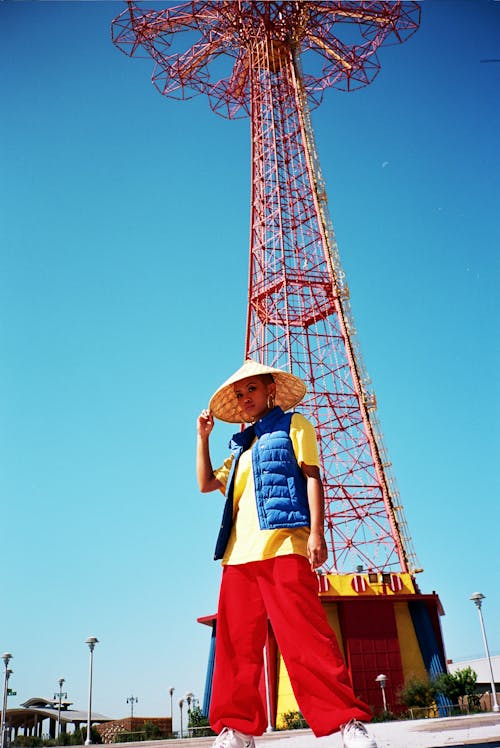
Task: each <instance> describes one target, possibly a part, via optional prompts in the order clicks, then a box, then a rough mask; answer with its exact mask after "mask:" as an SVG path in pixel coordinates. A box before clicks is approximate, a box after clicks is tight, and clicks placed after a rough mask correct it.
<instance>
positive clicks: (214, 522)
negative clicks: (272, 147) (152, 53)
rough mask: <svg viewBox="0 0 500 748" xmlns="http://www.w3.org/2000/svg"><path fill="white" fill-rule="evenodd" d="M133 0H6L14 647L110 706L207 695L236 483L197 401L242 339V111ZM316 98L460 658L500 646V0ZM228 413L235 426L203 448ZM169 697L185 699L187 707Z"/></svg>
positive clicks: (3, 330)
mask: <svg viewBox="0 0 500 748" xmlns="http://www.w3.org/2000/svg"><path fill="white" fill-rule="evenodd" d="M122 8H123V5H122V4H121V3H118V2H105V3H103V2H78V1H75V2H39V3H31V2H9V0H5V1H4V2H2V3H0V65H1V75H0V100H1V103H2V116H1V118H0V156H1V164H0V168H1V171H0V190H1V196H0V220H1V270H0V345H1V353H0V356H1V363H0V393H1V406H0V407H1V412H0V419H1V427H0V428H1V431H0V461H1V472H0V496H1V499H2V513H1V535H0V543H1V545H0V553H1V574H2V580H1V590H2V593H1V602H0V605H1V614H0V650H1V651H2V652H3V651H6V650H7V651H10V652H12V653H13V655H14V659H13V660H12V668H13V670H14V675H13V676H12V683H11V685H12V687H13V688H15V689H16V690H17V697H12V698H11V699H10V701H9V704H10V705H11V706H14V705H16V704H17V703H19V702H22V701H24V700H25V699H27V698H29V697H31V696H34V695H47V696H52V695H53V693H54V692H55V691H56V690H57V679H58V678H59V677H65V678H66V684H65V688H66V690H67V691H68V695H69V697H70V698H71V699H72V700H73V701H74V702H75V704H76V705H77V706H80V707H83V708H85V705H86V694H87V668H88V650H87V647H86V646H85V645H84V644H83V642H84V640H85V638H86V637H87V636H89V635H95V636H97V637H98V638H99V639H100V643H99V644H98V645H97V648H96V652H95V661H94V663H95V667H94V674H95V677H94V706H95V709H96V710H97V711H99V712H102V713H104V714H107V715H109V716H111V717H119V716H123V715H126V714H128V713H129V707H128V706H127V704H126V699H127V697H128V696H130V695H131V694H133V695H134V696H137V697H138V699H139V703H138V704H137V706H136V709H135V712H136V714H139V715H144V716H152V715H161V714H165V713H167V714H168V713H169V697H168V689H169V687H170V686H174V687H175V689H176V692H175V699H176V702H177V700H178V698H179V697H181V696H183V695H184V694H185V692H186V691H188V690H190V691H193V692H194V693H195V695H196V696H197V697H198V698H200V699H201V698H202V695H203V687H204V682H205V670H206V663H207V657H208V645H209V629H208V628H206V627H204V626H201V625H200V624H198V623H197V622H196V618H197V617H198V616H201V615H207V614H209V613H212V612H214V611H215V608H216V599H217V591H218V582H219V575H220V568H219V566H218V564H215V563H214V562H213V561H212V560H211V559H212V551H213V546H214V541H215V535H216V532H217V527H218V523H219V518H220V510H221V497H219V495H218V494H217V495H208V496H207V495H205V496H201V495H200V494H199V492H198V490H197V487H196V483H195V476H194V469H193V459H194V441H195V421H196V417H197V414H198V412H199V410H200V409H201V408H202V407H204V406H205V405H206V403H207V401H208V398H209V397H210V395H211V394H212V392H213V391H214V389H215V388H216V387H217V386H218V384H219V383H220V382H221V381H222V380H223V379H225V378H226V377H227V376H228V375H229V374H230V373H231V372H232V371H233V370H234V369H236V368H237V367H238V366H239V365H240V363H241V361H242V357H243V351H244V328H245V318H246V286H247V267H248V223H249V155H250V149H249V124H248V121H247V120H240V121H235V122H231V121H228V120H224V119H222V118H220V117H218V116H216V115H214V114H213V113H212V112H211V110H210V109H209V106H208V102H207V101H206V99H204V98H203V97H200V98H196V99H194V100H192V101H187V102H176V101H172V100H168V99H165V98H163V97H161V96H160V95H159V94H158V93H157V92H156V90H155V89H154V88H153V86H152V85H151V83H150V80H149V77H150V72H151V69H152V65H151V63H150V62H149V61H147V60H130V59H128V58H127V57H125V56H124V55H122V54H121V53H120V52H119V51H118V50H117V49H115V47H114V46H113V45H112V43H111V41H110V33H109V26H110V22H111V20H112V18H113V17H114V16H115V15H117V14H118V13H119V12H120V11H121V10H122ZM380 58H381V61H382V70H381V73H380V75H379V76H378V78H377V79H376V80H375V81H374V83H373V84H372V85H371V86H369V87H367V88H365V89H363V90H361V91H358V92H354V93H351V94H345V93H341V92H336V91H328V92H327V93H326V95H325V100H324V102H323V104H322V106H321V107H320V108H319V109H318V110H316V111H314V112H313V124H314V127H315V132H316V137H317V142H318V147H319V154H320V159H321V164H322V168H323V171H324V175H325V177H326V180H327V189H328V195H329V204H330V211H331V214H332V217H333V221H334V226H335V229H336V233H337V238H338V242H339V246H340V251H341V257H342V261H343V265H344V269H345V271H346V273H347V277H348V282H349V286H350V289H351V300H352V309H353V314H354V318H355V321H356V325H357V329H358V334H359V341H360V345H361V349H362V351H363V355H364V359H365V364H366V367H367V369H368V372H369V373H370V374H371V377H372V380H373V385H374V389H375V392H376V394H377V398H378V403H379V417H380V420H381V425H382V430H383V432H384V435H385V441H386V445H387V448H388V451H389V454H390V456H391V458H392V462H393V465H394V472H395V475H396V478H397V482H398V485H399V489H400V492H401V496H402V499H403V503H404V505H405V509H406V515H407V519H408V523H409V527H410V531H411V534H412V538H413V542H414V545H415V548H416V551H417V554H418V556H419V559H420V562H421V564H422V566H423V567H424V569H425V572H424V573H423V574H422V575H420V576H419V579H418V581H419V584H420V586H421V588H422V590H423V591H424V592H432V591H433V590H436V591H437V592H438V593H439V595H440V597H441V600H442V602H443V605H444V608H445V610H446V616H445V617H444V618H443V619H442V620H443V631H444V637H445V644H446V649H447V655H448V657H450V658H453V659H454V660H458V659H463V658H466V657H468V656H481V655H482V653H483V647H482V641H481V633H480V628H479V622H478V619H477V613H476V610H475V609H474V607H473V604H472V603H471V602H469V596H470V594H471V593H472V592H474V591H476V590H479V591H481V592H483V593H484V594H485V595H486V597H487V599H486V601H485V604H484V616H485V623H486V629H487V632H488V636H489V642H490V648H491V651H492V653H496V654H499V653H500V626H499V625H498V621H499V620H500V594H499V583H498V536H499V512H498V499H499V490H498V489H499V486H498V453H499V430H498V422H499V415H500V414H499V400H500V398H499V390H498V384H497V382H498V368H499V367H498V364H499V355H498V326H497V324H498V316H497V303H498V302H497V299H498V270H499V261H498V246H499V235H498V225H499V223H498V213H499V195H500V190H499V174H500V159H499V148H498V142H499V141H498V133H499V132H500V117H499V114H500V104H499V97H498V91H499V90H500V63H498V62H496V63H495V62H481V60H484V59H497V60H498V58H500V2H494V1H493V0H426V2H425V3H424V7H423V14H422V25H421V28H420V30H419V31H418V32H417V33H416V34H415V36H413V37H412V38H411V39H410V40H409V41H408V42H407V43H405V44H403V45H401V46H395V47H388V48H384V49H383V50H382V51H381V53H380ZM230 431H231V427H230V426H224V425H221V424H219V425H218V426H217V429H216V434H215V435H214V444H213V451H214V460H215V461H216V462H217V461H219V460H222V458H223V457H224V456H225V453H226V442H227V438H228V437H229V434H230ZM175 716H176V720H177V716H178V709H177V708H176V715H175Z"/></svg>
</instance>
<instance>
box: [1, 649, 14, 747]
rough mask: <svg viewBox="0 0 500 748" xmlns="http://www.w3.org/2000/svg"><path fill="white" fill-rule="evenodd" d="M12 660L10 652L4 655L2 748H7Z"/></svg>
mask: <svg viewBox="0 0 500 748" xmlns="http://www.w3.org/2000/svg"><path fill="white" fill-rule="evenodd" d="M11 659H12V655H11V653H10V652H4V653H3V655H2V660H3V662H4V665H5V673H4V677H3V701H2V724H1V726H0V748H5V728H6V727H7V725H6V717H7V693H8V689H9V678H10V675H11V673H12V670H9V662H10V661H11Z"/></svg>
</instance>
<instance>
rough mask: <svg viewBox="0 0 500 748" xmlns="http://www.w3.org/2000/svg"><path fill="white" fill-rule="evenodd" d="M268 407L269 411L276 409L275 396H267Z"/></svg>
mask: <svg viewBox="0 0 500 748" xmlns="http://www.w3.org/2000/svg"><path fill="white" fill-rule="evenodd" d="M267 407H268V408H269V410H272V409H273V408H274V396H273V395H268V396H267Z"/></svg>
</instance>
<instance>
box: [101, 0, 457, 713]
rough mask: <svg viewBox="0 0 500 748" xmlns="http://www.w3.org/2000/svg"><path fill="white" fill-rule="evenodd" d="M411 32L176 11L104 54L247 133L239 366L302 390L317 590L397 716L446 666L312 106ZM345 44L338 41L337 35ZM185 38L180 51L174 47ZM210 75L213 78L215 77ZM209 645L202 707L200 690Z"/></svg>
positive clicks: (353, 82)
mask: <svg viewBox="0 0 500 748" xmlns="http://www.w3.org/2000/svg"><path fill="white" fill-rule="evenodd" d="M419 23H420V7H419V5H418V3H415V2H402V1H399V0H391V1H390V2H360V1H358V0H356V1H355V2H351V1H349V0H341V1H339V2H308V1H307V0H302V1H301V2H269V1H267V2H240V1H236V0H233V1H231V2H215V1H212V2H201V1H198V2H185V3H182V4H179V5H173V6H170V7H168V8H166V9H164V10H145V9H141V8H139V7H138V6H137V5H135V4H134V3H133V2H129V3H128V5H127V8H126V9H125V10H124V11H123V12H122V13H121V14H120V15H119V16H118V17H117V18H116V19H115V20H114V21H113V25H112V35H113V42H114V43H115V45H116V46H117V47H118V48H119V49H120V50H122V51H123V52H125V53H126V54H128V55H129V56H131V57H132V56H135V57H137V56H140V55H141V54H142V55H144V53H145V54H146V55H147V56H150V57H151V58H152V59H153V60H154V63H155V66H154V71H153V77H152V79H153V83H154V85H155V86H156V88H157V89H158V90H159V92H160V93H161V94H163V95H164V96H168V97H172V98H178V99H187V98H190V97H191V96H194V95H196V94H199V93H203V94H206V95H207V96H208V99H209V102H210V106H211V108H212V109H213V110H214V111H215V112H217V113H218V114H221V115H223V116H225V117H228V118H231V119H232V118H236V117H242V116H249V118H250V123H251V142H252V153H251V226H250V266H249V286H248V314H247V326H246V338H245V358H253V359H256V360H258V361H260V362H261V363H264V364H268V365H270V366H276V367H278V368H283V369H287V370H289V371H292V372H293V373H294V374H296V375H298V376H299V377H301V378H302V379H304V380H305V381H306V383H307V386H308V394H307V396H306V399H305V401H304V402H303V403H302V405H301V408H300V409H301V411H303V412H304V413H305V414H306V415H307V416H308V417H309V418H310V419H311V420H312V422H313V423H314V424H315V426H316V430H317V434H318V440H319V445H320V457H321V464H322V474H323V482H324V489H325V498H326V513H325V531H326V537H327V544H328V548H329V558H328V562H327V564H326V565H325V568H324V569H323V573H322V574H319V575H318V592H319V594H320V596H321V599H322V602H323V604H324V606H325V609H326V611H327V615H328V617H329V621H330V624H331V626H332V628H333V629H334V630H335V632H336V634H337V637H338V639H339V643H340V646H341V648H343V651H344V655H345V658H346V662H347V664H348V667H349V669H350V672H351V676H352V679H353V684H354V687H355V690H356V692H357V693H359V694H360V695H361V696H362V697H363V698H364V699H365V700H366V701H367V702H368V703H370V704H371V705H372V706H373V708H374V710H380V709H381V708H382V694H381V688H380V681H378V682H377V681H376V680H375V679H376V677H377V676H378V675H379V674H381V673H382V674H384V675H386V676H387V683H386V696H387V701H388V703H389V705H390V708H391V709H392V710H396V711H397V708H398V705H397V701H396V693H397V690H398V688H399V687H400V686H401V685H402V683H403V682H404V680H405V679H406V678H407V677H409V676H410V675H416V676H422V675H425V674H426V673H430V674H434V673H436V672H440V671H442V670H444V669H445V664H444V662H445V660H444V648H443V643H442V636H441V629H440V623H439V615H440V614H442V610H441V606H440V602H439V599H438V597H437V595H436V594H435V593H433V594H432V595H424V594H421V593H420V591H419V589H418V587H417V585H416V583H415V574H416V573H417V572H418V571H421V569H419V568H418V563H417V560H416V556H415V552H414V550H413V547H412V543H411V538H410V536H409V532H408V528H407V524H406V521H405V518H404V514H403V508H402V506H401V502H400V498H399V493H398V490H397V487H396V484H395V481H394V478H393V475H392V472H391V464H390V461H389V458H388V456H387V452H386V450H385V448H384V445H383V441H382V436H381V432H380V428H379V423H378V419H377V415H376V399H375V395H374V393H373V392H372V390H371V389H370V380H369V378H368V376H367V374H366V371H365V368H364V365H363V361H362V357H361V353H360V350H359V346H358V344H357V339H356V330H355V327H354V323H353V319H352V314H351V309H350V301H349V289H348V286H347V283H346V280H345V275H344V272H343V271H342V268H341V264H340V259H339V253H338V249H337V244H336V240H335V235H334V231H333V227H332V224H331V220H330V218H329V213H328V206H327V198H326V191H325V184H324V180H323V178H322V174H321V169H320V164H319V159H318V154H317V150H316V145H315V140H314V134H313V129H312V125H311V119H310V110H311V109H312V108H314V107H316V106H317V105H319V104H320V103H321V100H322V97H323V93H324V91H325V89H326V88H328V87H330V86H332V87H335V88H340V89H342V90H345V91H353V90H355V89H357V88H360V87H362V86H365V85H368V84H369V83H371V82H372V80H373V79H374V78H375V76H376V75H377V74H378V72H379V69H380V63H379V60H378V57H377V51H378V49H379V47H381V46H382V45H383V44H389V43H393V44H394V43H401V42H404V41H405V40H406V39H408V37H410V36H411V35H412V34H413V33H414V32H415V31H416V30H417V28H418V26H419ZM343 37H344V38H345V39H347V40H348V41H342V38H343ZM183 39H185V43H184V45H183ZM211 69H212V70H213V71H214V75H213V77H211ZM200 621H201V622H203V623H208V624H209V625H211V626H212V630H213V635H212V648H211V657H210V661H209V672H208V676H207V689H206V693H205V703H204V709H205V710H206V709H208V704H209V700H210V692H211V667H212V654H213V648H214V644H215V637H216V621H215V617H214V616H210V617H207V618H202V619H200ZM266 665H267V674H268V676H269V677H268V678H267V681H268V682H269V683H270V684H271V685H270V688H268V689H267V703H268V705H269V717H270V722H271V723H272V724H273V725H274V724H276V722H279V721H280V715H282V714H283V713H284V712H286V711H290V710H293V709H294V708H295V709H296V708H297V707H296V703H295V700H294V697H293V694H292V693H291V689H290V685H289V681H288V678H287V674H286V669H285V667H284V664H283V662H282V660H281V658H280V656H279V652H278V651H277V648H276V643H275V641H274V638H273V634H272V631H271V630H270V631H269V637H268V646H267V647H266Z"/></svg>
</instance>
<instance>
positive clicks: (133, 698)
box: [127, 696, 139, 729]
mask: <svg viewBox="0 0 500 748" xmlns="http://www.w3.org/2000/svg"><path fill="white" fill-rule="evenodd" d="M138 701H139V699H138V698H137V696H129V697H128V699H127V704H130V719H134V704H137V702H138ZM130 729H132V728H130Z"/></svg>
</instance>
